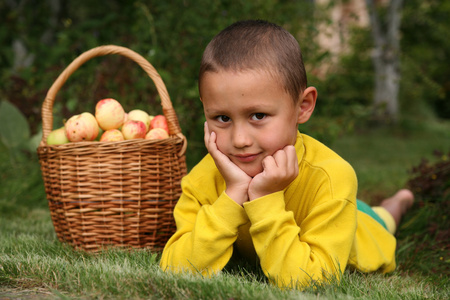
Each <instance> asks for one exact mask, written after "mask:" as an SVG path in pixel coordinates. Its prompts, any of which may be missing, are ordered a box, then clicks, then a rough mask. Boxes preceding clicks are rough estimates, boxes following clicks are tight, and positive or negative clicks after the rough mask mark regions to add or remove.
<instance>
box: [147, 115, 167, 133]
mask: <svg viewBox="0 0 450 300" xmlns="http://www.w3.org/2000/svg"><path fill="white" fill-rule="evenodd" d="M150 126H151V128H162V129H164V130H165V131H167V133H169V125H168V124H167V119H166V117H165V116H164V115H157V116H155V117H154V118H153V119H152V120H151V122H150Z"/></svg>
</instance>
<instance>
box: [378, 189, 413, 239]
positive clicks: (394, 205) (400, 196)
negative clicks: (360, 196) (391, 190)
mask: <svg viewBox="0 0 450 300" xmlns="http://www.w3.org/2000/svg"><path fill="white" fill-rule="evenodd" d="M413 203H414V195H413V193H412V192H411V191H410V190H407V189H402V190H399V191H398V192H397V193H395V194H394V195H393V196H392V197H390V198H387V199H384V200H383V201H382V202H381V204H380V206H378V207H372V209H373V210H374V211H375V212H376V213H377V215H379V216H380V218H382V219H383V221H384V222H385V224H386V227H387V228H388V230H389V232H391V233H392V234H394V233H395V231H396V229H397V227H398V225H399V224H400V221H401V219H402V217H403V215H404V214H405V213H406V212H407V211H408V209H409V208H411V206H412V205H413Z"/></svg>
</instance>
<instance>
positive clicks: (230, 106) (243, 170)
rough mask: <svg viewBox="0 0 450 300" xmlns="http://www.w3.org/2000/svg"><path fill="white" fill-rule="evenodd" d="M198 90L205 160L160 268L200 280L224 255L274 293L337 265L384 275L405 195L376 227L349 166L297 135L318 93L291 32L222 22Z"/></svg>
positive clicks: (194, 174)
mask: <svg viewBox="0 0 450 300" xmlns="http://www.w3.org/2000/svg"><path fill="white" fill-rule="evenodd" d="M199 90H200V98H201V101H202V103H203V107H204V114H205V117H206V122H205V145H206V148H207V149H208V151H209V154H208V155H207V156H206V157H205V158H204V159H203V160H202V161H201V162H200V163H199V164H198V165H197V166H195V167H194V168H193V169H192V171H191V172H190V173H189V174H188V175H187V176H186V177H185V178H184V179H183V181H182V188H183V193H182V195H181V197H180V199H179V202H178V203H177V205H176V207H175V211H174V217H175V220H176V224H177V231H176V233H175V234H174V235H173V236H172V237H171V238H170V240H169V241H168V243H167V245H166V247H165V249H164V251H163V254H162V258H161V262H160V265H161V267H162V269H164V270H170V271H172V272H183V271H186V270H189V271H191V272H194V273H197V272H199V273H201V274H204V275H211V274H214V273H218V272H219V271H220V270H222V269H223V268H224V266H225V265H226V264H227V263H228V261H229V260H230V258H231V256H232V254H233V253H234V252H235V253H238V254H240V255H242V256H243V257H245V258H247V259H248V260H250V261H254V262H258V263H259V264H260V266H261V268H262V270H263V272H264V274H265V275H266V276H267V277H268V278H269V280H270V281H271V282H273V283H274V284H276V285H278V286H280V287H302V286H306V285H308V284H310V283H311V281H312V280H314V281H319V282H323V281H327V280H329V279H330V278H331V277H339V275H340V274H341V273H342V272H343V271H344V269H345V268H346V267H347V266H350V267H352V268H356V269H359V270H361V271H363V272H370V271H376V270H381V271H383V272H389V271H392V270H394V269H395V247H396V240H395V238H394V236H393V231H394V230H395V229H394V228H393V227H395V225H396V224H398V222H399V221H400V218H401V216H402V215H403V213H404V212H405V211H406V210H407V208H409V206H411V205H412V201H413V196H412V194H411V192H409V191H408V190H401V191H399V192H398V193H397V194H396V195H394V196H393V197H392V198H390V199H387V200H385V201H384V202H383V204H382V206H385V207H386V208H383V207H379V208H378V211H381V212H382V213H380V216H381V218H382V219H380V218H379V217H378V215H377V214H376V213H375V212H374V211H373V210H372V209H371V208H370V207H368V206H367V205H366V206H365V207H363V208H362V209H364V210H365V211H366V212H361V211H360V210H358V209H357V200H356V190H357V180H356V176H355V173H354V171H353V169H352V167H351V166H350V165H349V164H348V163H347V162H346V161H344V160H343V159H342V158H341V157H339V156H338V155H337V154H336V153H334V152H333V151H332V150H330V149H329V148H327V147H326V146H325V145H323V144H321V143H320V142H318V141H317V140H315V139H313V138H311V137H309V136H306V135H304V134H300V133H299V132H298V124H302V123H305V122H306V121H308V119H309V118H310V116H311V114H312V112H313V110H314V107H315V104H316V98H317V91H316V89H315V88H314V87H308V86H307V82H306V73H305V69H304V66H303V61H302V55H301V52H300V48H299V45H298V42H297V41H296V39H295V38H294V37H293V36H292V35H291V34H289V33H288V32H287V31H286V30H284V29H283V28H281V27H279V26H277V25H275V24H272V23H268V22H265V21H242V22H237V23H235V24H233V25H231V26H229V27H228V28H226V29H225V30H223V31H222V32H221V33H219V34H218V35H217V36H216V37H215V38H214V39H213V40H212V41H211V42H210V43H209V45H208V46H207V47H206V49H205V52H204V54H203V59H202V63H201V67H200V74H199ZM360 205H363V203H359V202H358V206H360ZM386 223H387V224H388V226H389V227H391V228H390V229H391V231H392V232H389V231H388V230H387V229H386V228H385V227H386Z"/></svg>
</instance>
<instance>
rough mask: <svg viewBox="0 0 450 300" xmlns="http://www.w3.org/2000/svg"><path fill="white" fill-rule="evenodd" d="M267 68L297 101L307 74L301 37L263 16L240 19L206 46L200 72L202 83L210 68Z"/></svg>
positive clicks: (243, 69) (214, 70)
mask: <svg viewBox="0 0 450 300" xmlns="http://www.w3.org/2000/svg"><path fill="white" fill-rule="evenodd" d="M221 70H225V71H245V70H266V71H268V72H269V73H270V74H271V75H273V76H274V78H277V79H280V81H281V84H282V85H283V87H284V89H285V90H286V92H287V93H288V94H289V95H290V96H291V97H292V98H293V100H294V101H295V102H296V101H297V100H298V99H299V96H300V94H301V93H302V92H303V91H304V90H305V89H306V86H307V78H306V72H305V67H304V65H303V58H302V53H301V50H300V46H299V44H298V42H297V40H296V39H295V38H294V37H293V36H292V35H291V34H290V33H289V32H288V31H287V30H285V29H284V28H282V27H280V26H278V25H276V24H273V23H270V22H267V21H263V20H246V21H239V22H236V23H234V24H232V25H230V26H228V27H227V28H225V29H224V30H223V31H221V32H220V33H219V34H218V35H216V36H215V37H214V38H213V39H212V40H211V42H210V43H209V44H208V46H207V47H206V49H205V51H204V53H203V57H202V62H201V64H200V72H199V87H200V84H201V80H202V78H203V76H204V74H205V73H206V72H219V71H221Z"/></svg>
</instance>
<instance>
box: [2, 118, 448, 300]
mask: <svg viewBox="0 0 450 300" xmlns="http://www.w3.org/2000/svg"><path fill="white" fill-rule="evenodd" d="M331 146H332V148H334V149H335V150H336V151H337V152H338V153H340V154H341V155H342V156H343V157H344V158H346V159H347V160H348V161H350V162H351V163H352V165H353V166H354V168H355V170H356V171H357V174H358V177H359V182H360V192H361V193H360V194H362V195H363V196H364V197H363V199H364V200H366V198H367V199H369V200H370V199H372V200H374V199H375V200H378V199H379V198H380V197H384V196H387V195H389V194H390V193H392V192H393V191H395V190H396V189H398V188H400V187H402V186H403V185H405V183H406V181H407V180H408V177H409V174H408V170H409V169H410V168H411V167H412V166H414V165H417V164H418V163H419V162H420V159H421V158H422V157H430V155H431V153H432V151H433V150H435V149H440V150H445V151H447V152H448V151H449V150H450V125H449V124H431V125H428V126H427V127H424V128H420V129H417V128H415V130H413V131H409V130H408V131H405V130H395V131H393V130H390V129H387V128H384V129H383V128H381V129H373V130H366V131H364V132H361V133H356V134H353V135H348V136H343V137H341V138H340V139H338V140H336V141H335V143H334V144H332V145H331ZM0 172H1V175H0V176H1V180H2V185H1V187H0V299H3V298H6V299H8V297H11V298H30V299H42V298H45V299H73V298H76V299H104V298H106V299H353V298H356V299H448V298H449V297H450V292H449V290H450V284H449V280H448V278H449V275H450V274H449V272H446V273H442V272H441V271H440V272H433V268H434V266H437V265H438V264H441V265H444V266H445V265H447V266H448V265H449V263H450V262H449V261H448V259H449V257H448V253H447V252H448V245H447V246H446V247H447V248H445V247H444V249H440V248H438V249H434V250H433V251H434V252H432V253H431V254H430V253H429V252H424V251H423V252H420V250H421V248H420V247H417V246H418V245H420V244H422V243H427V244H433V242H434V241H433V238H434V236H433V235H427V236H426V237H425V238H424V239H423V240H414V239H413V238H408V237H404V238H402V240H400V241H399V249H398V252H397V256H398V262H399V267H398V270H397V271H395V272H393V273H392V274H389V275H382V274H378V273H374V274H361V273H359V272H353V271H349V270H347V271H346V272H345V273H344V274H343V279H342V281H341V282H340V283H338V282H333V283H331V284H329V285H327V286H315V287H313V288H310V289H308V290H306V291H303V292H301V291H298V290H280V289H278V288H276V287H274V286H271V285H270V284H268V283H267V281H266V280H265V278H264V277H263V276H262V275H261V273H260V272H259V271H258V270H252V269H251V268H246V267H242V268H239V267H236V268H231V269H229V270H226V271H224V272H222V273H221V274H220V275H218V276H216V277H213V278H201V277H200V276H194V275H187V274H185V275H172V274H169V273H165V272H162V271H161V270H160V269H159V267H158V261H159V254H158V253H152V252H150V251H148V250H133V251H124V250H114V249H111V250H108V251H105V252H102V253H99V254H96V255H93V254H87V253H83V252H79V251H75V250H73V249H72V248H71V247H70V246H67V245H64V244H61V243H60V242H59V241H58V240H57V239H56V235H55V232H54V229H53V225H52V223H51V220H50V213H49V211H48V207H47V203H46V200H45V192H44V189H43V183H42V180H41V178H40V171H39V165H38V163H37V159H36V157H34V156H32V157H28V158H24V159H19V160H14V161H11V160H10V158H9V156H8V154H7V152H6V151H5V149H3V148H0ZM375 200H374V201H375ZM427 213H431V212H430V211H427ZM417 249H419V253H417ZM441 257H442V260H441V259H440V258H441ZM436 260H437V261H436ZM417 266H419V267H420V266H422V267H420V268H417ZM447 269H448V268H447ZM440 270H441V269H440Z"/></svg>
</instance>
